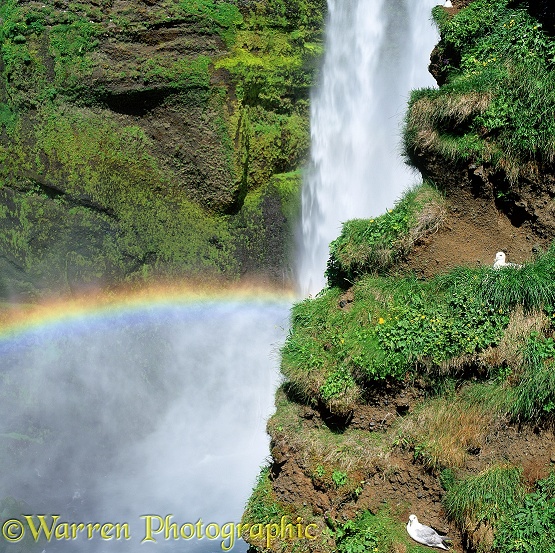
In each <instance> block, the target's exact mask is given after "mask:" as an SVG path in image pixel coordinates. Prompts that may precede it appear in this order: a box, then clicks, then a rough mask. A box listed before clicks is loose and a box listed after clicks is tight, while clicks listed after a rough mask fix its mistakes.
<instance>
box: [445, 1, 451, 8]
mask: <svg viewBox="0 0 555 553" xmlns="http://www.w3.org/2000/svg"><path fill="white" fill-rule="evenodd" d="M443 7H444V8H452V7H453V4H452V3H451V0H445V4H443Z"/></svg>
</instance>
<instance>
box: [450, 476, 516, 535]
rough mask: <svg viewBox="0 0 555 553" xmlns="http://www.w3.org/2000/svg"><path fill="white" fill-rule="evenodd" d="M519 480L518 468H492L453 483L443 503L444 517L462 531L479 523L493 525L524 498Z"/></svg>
mask: <svg viewBox="0 0 555 553" xmlns="http://www.w3.org/2000/svg"><path fill="white" fill-rule="evenodd" d="M521 478H522V469H521V468H520V467H512V466H507V465H494V466H492V467H490V468H488V469H486V470H484V471H483V472H481V473H479V474H477V475H474V476H468V477H466V478H464V479H462V480H458V481H455V483H454V484H453V485H452V486H451V488H450V489H448V490H447V492H446V494H445V497H444V500H443V504H444V506H445V510H446V512H447V515H448V516H449V517H450V518H451V519H452V520H454V521H455V522H456V523H457V525H458V526H459V528H461V529H463V530H464V529H469V528H474V527H476V526H477V525H478V524H480V523H483V524H489V525H493V524H495V522H496V521H497V520H499V519H500V518H501V516H502V515H503V513H507V512H510V511H512V510H513V509H514V507H515V505H517V504H518V503H520V502H521V501H522V499H523V498H524V492H525V490H524V486H523V484H522V480H521Z"/></svg>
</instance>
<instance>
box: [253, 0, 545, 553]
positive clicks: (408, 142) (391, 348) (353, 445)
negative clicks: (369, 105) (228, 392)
mask: <svg viewBox="0 0 555 553" xmlns="http://www.w3.org/2000/svg"><path fill="white" fill-rule="evenodd" d="M433 15H434V18H435V20H436V22H437V24H438V27H439V29H440V33H441V42H440V44H439V45H438V47H437V48H436V50H435V51H434V55H433V58H432V71H433V72H434V74H435V75H436V77H437V79H438V82H440V84H441V86H440V88H439V89H426V90H419V91H415V92H414V93H413V95H412V97H411V101H410V104H409V111H408V115H407V120H406V126H405V136H404V138H405V148H406V153H407V157H408V158H409V160H410V161H411V163H412V164H413V165H415V166H416V167H417V168H419V169H420V171H421V172H422V174H423V175H424V177H425V180H426V183H425V184H424V185H423V186H422V187H420V188H418V189H416V190H413V191H411V192H410V193H408V194H407V195H406V196H405V198H403V199H402V200H401V201H400V202H399V203H398V204H397V206H396V207H395V208H394V209H393V210H391V211H388V212H387V213H385V214H384V215H382V216H381V217H378V218H375V219H371V220H356V221H350V222H348V223H346V224H345V225H344V227H343V230H342V233H341V235H340V236H339V237H338V238H337V239H336V240H335V241H334V242H333V243H332V244H331V246H330V260H329V263H328V269H327V278H328V283H329V287H328V288H327V289H326V290H324V291H323V292H322V293H321V294H319V295H318V297H316V298H313V299H307V300H305V301H303V302H301V303H299V304H297V305H296V306H295V307H294V308H293V311H292V330H291V332H290V335H289V336H288V338H287V340H286V343H285V346H284V348H283V350H282V366H281V370H282V373H283V374H284V377H285V381H284V384H283V385H282V387H281V388H280V390H278V393H277V401H276V413H275V415H274V416H273V417H272V418H271V420H270V421H269V423H268V432H269V434H270V436H271V452H272V458H271V461H270V463H269V465H268V467H266V468H264V469H263V471H262V472H261V475H260V478H259V480H258V483H257V485H256V487H255V489H254V491H253V495H252V497H251V499H250V501H249V504H248V505H247V508H246V512H245V515H244V522H245V523H246V524H249V525H250V527H249V528H248V529H247V530H245V531H244V537H245V539H247V540H248V541H249V543H251V544H252V545H253V548H254V549H256V550H263V551H322V552H324V551H337V552H339V553H352V552H355V551H373V552H375V553H395V552H415V553H416V552H419V553H420V552H424V551H429V549H428V548H426V547H422V546H420V545H417V544H416V543H415V542H414V541H413V540H411V539H410V538H409V536H408V534H407V532H406V530H405V525H406V523H407V519H408V515H409V514H411V513H414V514H417V516H418V517H419V519H420V521H421V522H423V523H425V524H428V525H432V526H434V527H435V528H437V529H438V530H440V531H443V532H444V533H448V534H449V535H450V537H451V538H452V539H451V544H452V546H453V550H455V551H467V552H473V551H481V552H492V553H493V552H495V553H513V552H515V551H519V550H526V548H529V550H530V551H532V550H533V551H542V552H547V551H550V550H552V549H553V547H555V542H554V538H553V532H552V528H553V526H554V524H555V509H553V504H554V503H553V502H554V498H555V486H554V481H555V480H554V479H555V476H554V474H555V473H554V472H553V463H555V450H554V449H553V444H554V433H553V427H554V426H553V421H554V419H553V412H554V406H555V380H554V378H553V374H554V373H553V351H555V350H554V349H553V347H554V336H555V334H554V332H555V325H554V322H553V321H554V310H555V285H554V284H553V283H554V282H555V251H554V250H553V248H552V246H551V243H552V240H553V237H554V236H555V232H554V231H555V226H554V219H553V205H554V203H553V195H554V194H555V191H554V190H553V189H552V185H553V173H554V172H553V145H554V144H555V127H554V124H553V117H552V114H553V113H555V109H554V107H555V98H554V96H553V90H555V88H554V87H553V86H552V85H553V82H552V79H553V76H552V75H553V72H552V64H553V59H554V54H555V40H554V38H553V36H552V35H551V34H550V32H551V27H550V23H549V21H550V20H552V19H550V18H552V11H550V10H549V9H548V6H547V4H545V3H542V2H537V3H532V2H531V3H530V5H528V4H527V3H526V4H525V3H523V2H509V1H508V0H495V1H491V0H487V1H486V0H475V1H474V2H471V1H458V2H457V1H455V0H453V8H448V9H445V8H443V7H437V8H435V9H434V12H433ZM538 18H541V20H540V19H538ZM542 21H543V22H545V27H542ZM548 114H549V115H548ZM498 250H506V252H507V254H508V258H509V260H512V261H515V262H517V263H521V264H524V266H523V267H510V266H509V267H505V268H502V269H500V270H494V269H493V268H492V264H493V261H494V256H495V253H496V251H498ZM532 520H533V521H534V522H533V523H531V521H532ZM288 523H289V524H290V527H289V528H288V527H287V524H288ZM272 524H275V526H272ZM307 529H308V531H307Z"/></svg>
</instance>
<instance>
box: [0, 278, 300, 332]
mask: <svg viewBox="0 0 555 553" xmlns="http://www.w3.org/2000/svg"><path fill="white" fill-rule="evenodd" d="M295 299H296V298H295V295H294V293H293V291H292V290H290V289H280V288H276V287H269V286H264V285H259V284H256V283H254V284H253V283H239V284H227V285H208V284H204V285H198V284H196V283H190V282H185V283H173V284H156V285H150V286H128V287H120V288H117V289H109V290H92V291H91V290H89V291H87V292H83V293H81V294H78V295H72V296H65V297H55V298H52V297H51V298H45V299H42V300H40V301H37V302H36V303H32V304H31V303H20V302H14V303H4V304H0V341H6V340H10V339H13V338H15V337H17V336H19V335H22V334H26V333H29V332H33V331H35V330H38V329H41V328H47V327H53V326H64V327H67V325H72V324H79V323H80V322H83V321H88V322H89V323H91V322H94V321H95V320H96V321H106V320H118V321H121V320H122V317H126V318H129V317H134V316H135V317H136V316H138V314H140V313H144V312H147V311H149V310H150V311H153V310H156V309H158V310H160V309H164V308H170V307H177V306H183V307H184V306H190V307H191V308H198V309H203V308H206V307H208V306H210V305H214V304H224V303H229V304H235V305H236V306H237V308H239V307H240V306H246V305H255V304H258V305H260V306H262V305H264V304H276V303H277V304H282V305H283V304H291V303H292V302H293V301H294V300H295Z"/></svg>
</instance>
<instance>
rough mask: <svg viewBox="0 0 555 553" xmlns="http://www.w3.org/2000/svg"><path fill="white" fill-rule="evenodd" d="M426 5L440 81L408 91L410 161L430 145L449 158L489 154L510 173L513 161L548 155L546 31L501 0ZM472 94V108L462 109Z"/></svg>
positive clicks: (551, 91) (552, 43) (551, 138)
mask: <svg viewBox="0 0 555 553" xmlns="http://www.w3.org/2000/svg"><path fill="white" fill-rule="evenodd" d="M433 13H434V16H435V20H436V23H437V24H438V27H439V30H440V34H441V39H442V40H441V42H440V44H439V48H440V51H441V53H442V56H443V57H442V59H443V60H444V66H443V69H442V71H443V78H444V80H446V82H445V84H444V85H443V86H442V87H441V88H440V90H439V91H436V90H432V89H429V90H423V91H419V92H418V93H417V94H413V96H412V98H411V101H410V111H409V114H408V117H407V123H406V127H405V149H406V152H407V154H408V156H409V158H412V159H413V160H415V162H416V163H417V160H416V158H417V153H418V151H421V150H426V149H432V150H436V151H439V152H441V153H442V154H443V155H444V156H446V157H448V158H450V159H454V160H469V159H474V160H476V161H478V162H483V161H486V162H492V163H494V164H496V165H499V166H500V167H502V168H503V169H504V170H505V171H506V173H507V175H508V176H509V178H510V179H511V180H513V181H514V180H515V179H516V178H517V176H518V174H519V171H520V169H519V165H521V164H525V163H526V162H528V161H546V162H551V161H552V160H553V159H554V157H555V122H554V121H553V120H552V118H549V117H546V116H545V114H547V113H551V112H553V110H554V109H555V86H554V85H555V77H554V75H553V62H554V61H553V60H554V59H555V40H554V39H553V37H552V36H550V35H548V34H547V33H545V32H544V31H543V30H542V28H541V25H540V24H539V23H538V21H537V20H535V19H534V18H533V17H532V16H530V15H529V14H528V12H527V11H526V10H525V9H523V8H521V7H518V6H516V7H515V6H514V4H512V3H510V2H508V0H494V1H491V0H476V1H475V2H472V3H471V4H470V5H469V6H467V7H466V8H464V9H462V10H460V11H459V12H458V13H457V14H455V15H454V16H452V17H450V16H448V15H447V14H446V13H445V11H444V10H443V9H442V8H441V7H437V8H434V11H433ZM477 95H481V102H480V103H479V105H476V108H477V109H474V110H472V109H468V108H469V97H471V98H474V99H476V98H477ZM460 105H462V106H465V109H466V111H465V110H463V116H462V117H461V110H460ZM425 112H427V113H428V115H427V117H424V116H423V114H424V113H425Z"/></svg>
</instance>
